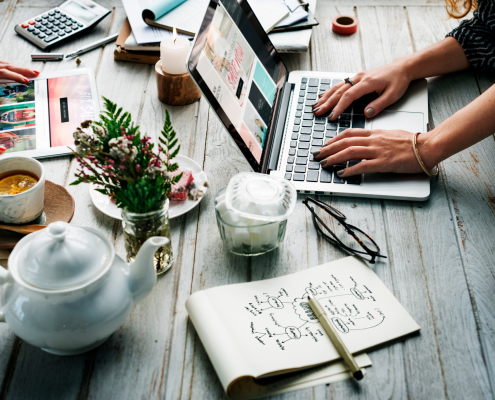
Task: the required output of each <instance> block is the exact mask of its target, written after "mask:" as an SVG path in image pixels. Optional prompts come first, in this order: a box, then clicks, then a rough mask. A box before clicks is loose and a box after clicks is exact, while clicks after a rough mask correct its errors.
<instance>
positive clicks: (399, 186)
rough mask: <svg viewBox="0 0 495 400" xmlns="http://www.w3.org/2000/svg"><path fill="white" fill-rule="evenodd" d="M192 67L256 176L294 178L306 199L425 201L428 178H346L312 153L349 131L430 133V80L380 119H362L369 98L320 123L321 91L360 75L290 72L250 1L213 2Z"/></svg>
mask: <svg viewBox="0 0 495 400" xmlns="http://www.w3.org/2000/svg"><path fill="white" fill-rule="evenodd" d="M187 69H188V71H189V73H190V75H191V76H192V78H193V79H194V81H195V82H196V84H197V85H198V87H199V88H200V90H201V91H202V93H203V95H204V97H205V98H206V99H207V101H208V102H209V104H210V106H211V107H212V109H213V110H214V111H215V112H216V113H217V115H218V116H219V118H220V120H221V121H222V122H223V124H224V125H225V128H226V129H227V131H228V133H229V134H230V136H231V137H232V138H233V139H234V141H235V143H236V144H237V146H238V147H239V149H240V150H241V152H242V153H243V154H244V156H245V157H246V159H247V161H248V162H249V164H250V165H251V167H252V168H253V170H254V171H255V172H258V173H262V174H270V175H273V176H277V177H280V178H282V179H286V180H289V181H291V182H292V183H293V184H294V186H295V187H296V189H297V190H298V191H299V192H302V193H307V194H330V195H337V196H354V197H371V198H385V199H402V200H426V199H428V197H429V195H430V182H429V178H428V177H427V176H426V175H425V174H421V175H420V174H416V175H405V174H363V175H361V176H355V177H349V178H347V179H341V178H339V177H338V176H337V174H336V171H338V170H339V169H341V168H344V167H346V165H337V166H333V167H332V168H329V169H323V168H321V166H320V164H319V162H317V161H315V160H314V159H313V156H312V154H311V153H312V152H313V151H315V150H317V149H318V148H320V147H321V146H322V144H323V143H324V142H326V141H327V140H328V139H330V138H332V137H334V136H336V135H339V134H341V133H342V132H343V131H344V130H345V129H348V128H351V127H352V128H366V129H403V130H407V131H409V132H426V130H427V122H428V91H427V83H426V80H424V79H423V80H418V81H415V82H413V83H412V84H411V85H410V87H409V89H408V90H407V92H406V94H405V95H404V96H403V97H402V98H401V99H400V100H399V101H398V102H397V103H395V104H394V105H392V106H391V107H389V108H388V109H386V110H385V111H383V112H381V113H380V114H379V115H378V116H376V117H375V118H372V119H367V118H365V116H364V107H365V106H366V105H367V104H368V103H369V101H370V98H369V96H365V97H364V98H361V99H359V100H357V101H355V102H354V104H353V105H351V106H350V107H349V108H348V109H346V110H345V112H344V113H343V114H342V115H341V116H340V117H339V119H338V120H336V121H331V122H330V121H328V119H327V118H326V117H320V118H316V117H315V116H314V115H313V113H312V107H311V106H312V104H313V103H314V102H315V100H316V99H317V97H318V94H319V93H322V92H323V91H325V90H326V89H328V88H329V87H331V86H333V85H335V84H337V83H339V82H341V81H342V80H343V79H344V78H346V77H351V78H352V77H353V76H354V75H355V73H352V72H349V73H332V72H316V71H292V72H289V71H288V69H287V67H286V66H285V65H284V63H283V62H282V60H281V58H280V55H279V54H278V52H277V51H276V50H275V48H274V47H273V45H272V43H271V42H270V40H269V38H268V36H267V34H266V33H265V31H264V30H263V28H262V26H261V24H260V23H259V21H258V20H257V18H256V16H255V15H254V13H253V11H252V9H251V7H250V6H249V3H248V2H247V1H246V0H210V3H209V5H208V8H207V10H206V13H205V16H204V19H203V22H202V23H201V27H200V30H199V32H198V34H197V35H196V37H195V39H194V42H193V44H192V48H191V51H190V53H189V58H188V60H187ZM375 96H376V95H375ZM411 151H412V149H411ZM357 162H359V160H354V161H349V163H351V164H352V163H357Z"/></svg>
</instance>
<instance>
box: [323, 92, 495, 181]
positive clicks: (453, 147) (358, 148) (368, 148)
mask: <svg viewBox="0 0 495 400" xmlns="http://www.w3.org/2000/svg"><path fill="white" fill-rule="evenodd" d="M494 110H495V85H494V86H492V87H491V88H490V89H488V90H487V91H486V92H485V93H483V94H482V95H481V96H479V97H477V98H476V99H475V100H474V101H472V102H471V103H470V104H468V105H467V106H466V107H464V108H463V109H461V110H459V111H458V112H456V113H455V114H454V115H453V116H452V117H450V118H449V119H447V120H446V121H444V122H442V123H441V124H440V125H439V126H438V127H436V128H435V129H433V130H432V131H430V132H426V133H422V134H420V135H418V138H417V149H418V151H419V154H420V155H421V158H422V159H423V162H424V163H425V164H426V166H427V167H428V168H430V169H431V168H433V167H434V166H435V165H436V164H438V163H439V162H440V161H443V160H445V159H446V158H448V157H450V156H451V155H453V154H455V153H457V152H459V151H461V150H464V149H466V148H468V147H470V146H472V145H473V144H475V143H477V142H479V141H480V140H483V139H485V138H486V137H488V136H490V135H491V134H493V133H494V132H495V113H494ZM412 136H413V134H412V133H411V132H405V131H396V130H391V131H385V130H366V129H347V130H346V131H344V132H342V133H341V134H339V135H337V136H336V137H335V138H333V139H330V140H329V141H328V142H327V143H328V144H326V145H325V146H324V147H322V148H321V149H320V151H319V152H315V153H314V157H315V159H316V160H321V161H320V162H321V163H322V165H323V167H324V168H326V167H328V166H331V165H335V164H339V163H343V162H345V161H348V160H363V159H364V161H361V162H360V163H359V164H357V165H355V166H352V167H349V168H346V169H344V170H342V171H343V172H342V173H341V174H340V176H341V177H344V178H345V177H347V176H351V175H357V174H362V173H370V172H401V173H416V172H422V169H421V167H420V166H419V164H418V162H417V160H416V157H415V155H414V151H413V148H412V142H411V139H412ZM339 172H340V171H339Z"/></svg>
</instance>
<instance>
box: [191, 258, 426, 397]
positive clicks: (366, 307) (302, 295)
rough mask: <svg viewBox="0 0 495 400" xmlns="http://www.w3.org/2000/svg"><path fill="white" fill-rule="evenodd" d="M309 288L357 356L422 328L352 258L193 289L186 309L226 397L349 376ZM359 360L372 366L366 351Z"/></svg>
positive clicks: (254, 394)
mask: <svg viewBox="0 0 495 400" xmlns="http://www.w3.org/2000/svg"><path fill="white" fill-rule="evenodd" d="M309 293H311V294H313V295H314V296H315V297H316V298H317V299H318V300H319V301H320V303H321V304H322V306H323V307H324V308H325V310H326V312H327V314H328V316H329V317H330V318H331V320H332V322H333V323H334V324H335V326H336V327H337V329H338V330H339V331H340V333H341V336H342V338H343V340H344V342H345V344H346V346H347V347H348V349H349V350H350V351H351V352H352V353H359V352H363V351H365V350H367V349H370V348H372V347H375V346H378V345H381V344H384V343H386V342H390V341H392V340H395V339H398V338H401V337H403V336H405V335H408V334H411V333H413V332H417V331H419V329H420V328H419V326H418V324H417V323H416V322H415V321H414V320H413V319H412V317H411V316H410V315H409V314H408V313H407V311H406V310H405V309H404V308H403V307H402V306H401V304H400V303H399V302H398V301H397V299H396V298H395V297H394V296H393V295H392V293H391V292H390V291H389V290H388V289H387V287H386V286H385V285H384V284H383V283H382V282H381V281H380V279H379V278H378V277H377V276H376V274H375V273H374V272H373V270H372V269H370V268H369V267H368V266H367V265H366V264H365V263H364V262H363V261H361V260H360V259H358V258H354V257H347V258H343V259H340V260H338V261H334V262H331V263H328V264H323V265H320V266H318V267H314V268H310V269H307V270H305V271H301V272H298V273H295V274H291V275H286V276H282V277H279V278H273V279H268V280H264V281H257V282H248V283H240V284H235V285H228V286H221V287H216V288H211V289H207V290H203V291H199V292H196V293H194V294H193V295H191V296H190V297H189V299H188V300H187V302H186V308H187V311H188V313H189V317H190V318H191V321H192V323H193V325H194V327H195V328H196V331H197V333H198V335H199V337H200V339H201V341H202V342H203V345H204V347H205V349H206V352H207V353H208V355H209V357H210V359H211V362H212V364H213V366H214V368H215V370H216V372H217V374H218V377H219V378H220V381H221V383H222V385H223V387H224V389H225V391H226V393H227V395H228V396H229V397H231V398H233V399H250V398H255V397H260V396H266V395H270V394H276V393H282V392H286V391H290V390H296V389H302V388H305V387H310V386H315V385H318V384H322V383H329V382H333V381H335V380H339V379H343V378H346V377H349V376H350V374H349V373H348V372H347V369H346V366H345V365H344V364H343V363H342V362H340V361H338V359H339V358H340V356H339V354H338V352H337V350H336V349H335V347H334V346H333V344H332V342H331V341H330V339H329V337H328V336H327V334H326V333H325V331H324V330H323V328H322V327H321V325H320V323H319V322H318V320H317V319H316V317H315V315H314V314H313V312H312V311H311V308H310V307H309V305H308V302H307V295H308V294H309ZM356 361H357V362H358V364H359V365H360V366H361V367H365V366H369V365H370V364H371V362H370V360H369V358H368V356H367V355H366V354H361V355H359V356H357V358H356Z"/></svg>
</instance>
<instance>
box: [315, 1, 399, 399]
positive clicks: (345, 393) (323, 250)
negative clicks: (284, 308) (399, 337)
mask: <svg viewBox="0 0 495 400" xmlns="http://www.w3.org/2000/svg"><path fill="white" fill-rule="evenodd" d="M361 10H362V7H358V8H357V13H356V14H357V18H358V20H359V21H360V28H359V31H358V33H357V34H354V35H351V36H340V35H337V34H335V33H333V32H331V28H330V27H331V22H332V19H333V17H334V16H335V15H339V14H347V15H356V14H355V13H354V10H353V9H352V8H350V7H348V8H345V7H337V8H336V9H335V8H334V7H331V6H329V5H327V4H326V3H322V2H319V3H318V5H317V12H318V15H319V16H320V26H318V27H317V28H316V29H315V31H314V33H313V37H314V42H313V45H314V48H313V52H312V54H313V68H314V69H315V70H320V71H335V72H350V73H352V72H359V71H361V70H363V69H366V68H372V67H374V66H375V65H372V63H376V62H377V61H378V62H381V64H383V63H385V54H384V51H383V48H382V47H381V46H378V45H375V43H379V42H380V40H381V37H380V31H379V30H378V29H377V23H378V18H377V16H376V12H375V10H374V8H373V9H369V10H364V12H361ZM322 17H323V20H322ZM320 28H321V29H320ZM366 39H367V40H369V41H372V43H371V44H370V43H368V42H367V41H366ZM368 54H369V55H370V56H371V57H367V55H368ZM320 200H322V201H325V202H328V203H330V204H332V206H334V207H336V208H337V209H338V210H340V211H342V212H343V213H344V214H345V215H346V216H347V217H348V219H349V223H351V224H355V225H356V226H358V227H360V228H362V229H363V230H365V231H366V232H367V233H369V234H370V236H371V237H373V238H374V239H375V240H376V242H377V243H378V244H379V246H380V248H381V249H382V252H383V253H384V254H386V255H388V249H387V240H386V231H385V227H384V224H383V212H382V205H381V202H380V201H379V200H370V199H359V198H354V199H353V198H344V197H340V198H339V197H332V198H330V197H327V196H320ZM327 222H328V223H329V224H330V226H332V225H333V226H335V222H334V221H330V219H327ZM311 224H312V223H311ZM317 246H318V247H317V251H318V254H319V264H322V263H324V262H328V261H331V260H334V259H337V258H340V257H343V256H345V255H346V254H345V253H344V252H343V251H341V250H339V249H337V248H335V247H334V246H333V245H331V244H330V243H328V242H326V241H325V240H324V239H321V238H319V239H318V244H317ZM373 269H374V271H375V272H376V273H377V274H378V276H380V278H381V279H382V280H383V282H384V283H385V284H386V285H387V286H388V287H389V289H391V290H392V291H394V283H393V276H392V272H391V270H390V265H389V262H388V260H385V261H384V262H380V263H378V264H376V266H373ZM370 357H371V359H372V361H373V367H372V368H370V369H369V372H368V375H367V378H366V385H356V384H354V382H352V381H345V382H339V383H336V384H333V385H331V386H330V387H329V388H327V387H324V386H320V387H318V388H315V398H321V397H323V396H325V398H337V399H340V398H342V399H344V398H345V399H350V398H358V397H359V398H367V399H368V398H369V399H382V398H402V397H404V396H405V395H406V386H405V382H404V380H405V372H404V368H403V364H404V360H403V352H402V349H401V345H395V346H391V347H387V348H384V349H380V350H376V351H373V352H372V353H370Z"/></svg>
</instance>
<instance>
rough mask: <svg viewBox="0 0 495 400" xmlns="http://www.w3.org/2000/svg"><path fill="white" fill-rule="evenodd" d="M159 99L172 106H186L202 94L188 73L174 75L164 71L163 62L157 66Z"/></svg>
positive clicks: (159, 62) (160, 61)
mask: <svg viewBox="0 0 495 400" xmlns="http://www.w3.org/2000/svg"><path fill="white" fill-rule="evenodd" d="M155 74H156V85H157V88H158V99H159V100H160V101H161V102H162V103H164V104H168V105H171V106H185V105H187V104H191V103H194V102H195V101H197V100H199V98H200V97H201V92H200V91H199V89H198V87H197V86H196V84H195V83H194V81H193V80H192V78H191V76H190V75H189V73H188V72H186V73H183V74H178V75H172V74H169V73H167V72H164V71H163V70H162V60H159V61H158V62H157V63H156V64H155Z"/></svg>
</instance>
